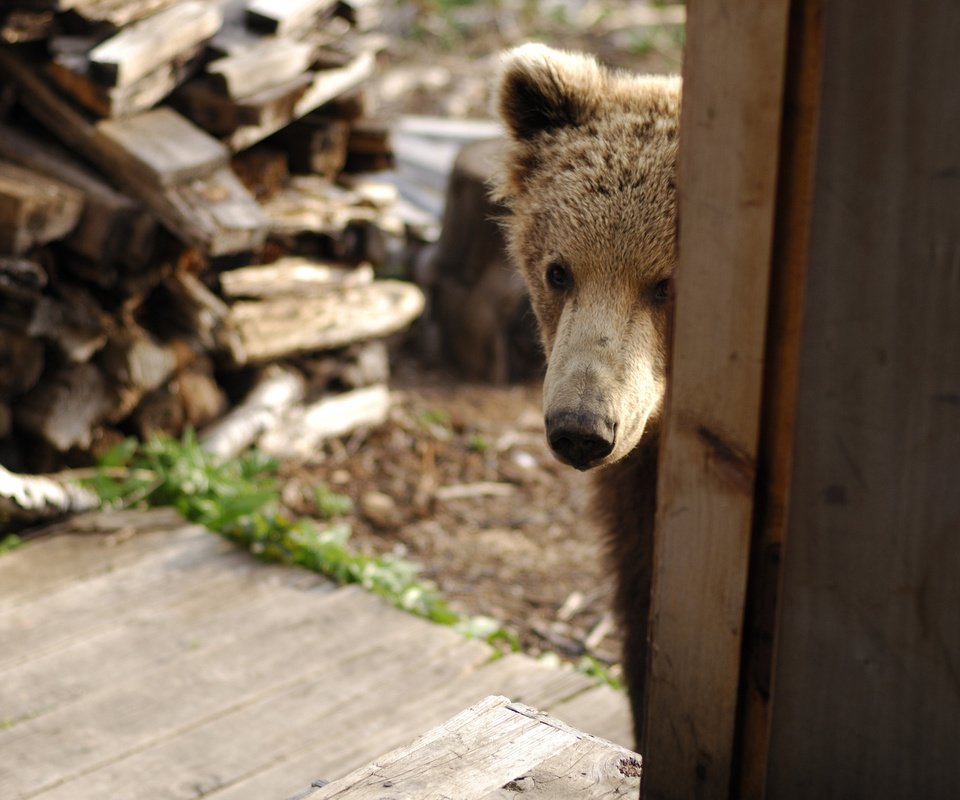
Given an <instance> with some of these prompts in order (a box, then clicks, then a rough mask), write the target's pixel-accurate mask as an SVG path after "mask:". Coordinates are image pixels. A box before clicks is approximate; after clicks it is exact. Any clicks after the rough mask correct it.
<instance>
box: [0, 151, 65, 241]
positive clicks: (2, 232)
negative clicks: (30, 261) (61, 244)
mask: <svg viewBox="0 0 960 800" xmlns="http://www.w3.org/2000/svg"><path fill="white" fill-rule="evenodd" d="M82 211H83V195H82V194H81V193H80V192H78V191H77V190H76V189H74V188H73V187H72V186H67V185H66V184H65V183H62V182H60V181H56V180H53V179H51V178H47V177H45V176H43V175H40V174H38V173H36V172H33V171H32V170H28V169H24V168H23V167H18V166H16V165H14V164H11V163H10V162H7V161H0V252H4V253H14V254H17V255H19V254H22V253H24V252H26V251H27V250H29V249H30V248H32V247H34V246H36V245H39V244H44V243H46V242H50V241H53V240H55V239H61V238H63V237H64V236H66V235H67V234H68V233H69V232H70V231H71V230H72V229H73V228H74V227H75V226H76V224H77V222H78V221H79V219H80V214H81V212H82Z"/></svg>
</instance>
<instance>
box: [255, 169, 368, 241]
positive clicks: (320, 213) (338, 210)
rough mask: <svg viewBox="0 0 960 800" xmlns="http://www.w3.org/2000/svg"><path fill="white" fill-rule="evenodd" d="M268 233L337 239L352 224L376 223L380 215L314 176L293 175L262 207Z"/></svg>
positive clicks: (352, 195) (333, 185) (348, 192)
mask: <svg viewBox="0 0 960 800" xmlns="http://www.w3.org/2000/svg"><path fill="white" fill-rule="evenodd" d="M263 213H264V216H265V217H266V219H267V225H268V227H269V229H270V232H271V233H273V234H280V235H293V236H296V235H298V234H302V233H314V234H322V235H327V236H332V237H337V236H339V235H340V234H341V233H343V230H344V228H346V227H347V226H348V225H350V224H351V223H360V222H375V221H377V220H378V219H379V212H378V211H377V210H376V209H374V208H372V207H370V206H369V205H368V204H364V203H363V202H362V200H361V199H360V197H359V195H357V193H355V192H352V191H349V190H347V189H344V188H342V187H340V186H337V185H336V184H333V183H331V182H330V181H328V180H325V179H324V178H321V177H319V176H317V175H296V176H294V177H293V178H291V179H290V183H289V185H287V186H286V187H285V188H284V189H283V190H282V191H281V192H279V193H278V194H277V196H276V197H273V198H271V199H270V200H268V201H267V202H265V203H264V204H263Z"/></svg>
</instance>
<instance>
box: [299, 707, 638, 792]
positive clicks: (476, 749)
mask: <svg viewBox="0 0 960 800" xmlns="http://www.w3.org/2000/svg"><path fill="white" fill-rule="evenodd" d="M385 788H387V789H389V794H390V796H391V797H393V798H397V800H401V799H403V800H407V799H409V800H414V798H416V799H417V800H441V798H445V797H457V798H461V799H462V800H471V799H472V798H486V797H491V798H493V797H512V796H515V795H516V793H517V792H523V793H524V794H525V795H529V796H532V797H550V798H553V800H562V799H563V798H584V797H587V798H591V797H592V798H600V797H614V796H619V795H625V794H628V793H629V794H638V793H639V789H640V763H639V759H638V757H637V756H636V755H635V754H633V753H630V752H629V751H628V750H624V749H623V748H620V747H617V746H615V745H612V744H610V743H609V742H604V741H602V740H599V739H596V738H594V737H591V736H588V735H587V734H583V733H580V732H578V731H575V730H573V729H572V728H569V727H567V726H566V725H564V724H563V723H561V722H559V721H558V720H555V719H553V718H551V717H549V716H548V715H546V714H542V713H539V712H537V711H535V710H533V709H532V708H529V707H527V706H524V705H521V704H519V703H511V702H510V701H509V700H507V698H505V697H496V696H494V697H490V698H487V699H486V700H484V701H481V702H480V703H477V704H476V705H475V706H473V707H471V708H469V709H467V710H466V711H464V712H462V713H460V714H458V715H457V716H455V717H454V718H453V719H451V720H449V721H448V722H446V723H445V724H444V725H441V726H440V727H438V728H435V729H434V730H432V731H429V732H428V733H425V734H424V735H423V736H421V737H420V738H419V739H417V740H416V741H415V742H413V743H412V744H410V745H408V746H406V747H402V748H400V749H398V750H395V751H393V752H392V753H389V754H387V755H385V756H383V757H381V758H378V759H377V760H376V761H375V762H374V763H373V764H370V765H368V766H366V767H363V768H361V769H358V770H356V771H355V772H353V773H351V774H350V775H347V776H345V777H344V778H341V779H340V780H338V781H336V782H334V783H331V784H329V785H328V786H326V787H324V788H322V789H320V790H319V791H317V792H314V793H312V794H310V795H308V796H309V797H310V798H311V800H329V799H332V798H338V797H340V798H350V800H374V798H382V797H383V796H384V795H383V791H384V789H385Z"/></svg>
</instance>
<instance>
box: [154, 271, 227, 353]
mask: <svg viewBox="0 0 960 800" xmlns="http://www.w3.org/2000/svg"><path fill="white" fill-rule="evenodd" d="M163 289H164V291H166V292H167V294H168V296H169V298H170V302H169V304H168V307H167V311H166V314H165V315H164V317H165V318H164V320H163V321H164V322H165V323H166V326H167V330H165V331H164V333H166V334H168V335H171V336H172V335H175V334H179V335H181V336H182V337H183V338H184V339H185V340H186V341H187V342H188V343H190V344H193V345H194V346H195V347H196V349H198V350H214V349H220V348H224V349H227V350H229V351H231V352H234V351H239V349H240V345H239V342H238V341H237V342H233V341H232V339H231V334H230V331H229V330H227V329H226V328H227V318H228V317H229V315H230V308H229V307H228V306H227V304H226V303H224V302H223V300H221V299H220V298H219V297H217V295H215V294H214V293H213V292H211V291H210V290H209V289H208V288H207V287H206V286H204V284H203V283H202V282H201V281H200V279H199V278H197V277H196V276H194V275H191V274H190V273H188V272H183V271H182V270H180V271H177V272H175V273H174V274H172V275H170V276H168V277H167V278H165V279H164V281H163Z"/></svg>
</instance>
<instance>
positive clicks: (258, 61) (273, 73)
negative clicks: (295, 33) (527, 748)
mask: <svg viewBox="0 0 960 800" xmlns="http://www.w3.org/2000/svg"><path fill="white" fill-rule="evenodd" d="M314 50H315V48H314V47H313V45H311V44H309V43H307V42H297V41H291V40H287V39H274V38H266V39H264V40H262V41H259V42H256V43H255V44H254V45H253V46H251V47H250V48H247V49H246V50H244V51H242V52H239V53H236V54H232V55H227V56H224V57H223V58H218V59H216V60H214V61H211V62H210V63H209V64H207V67H206V71H207V74H208V75H210V76H213V77H215V78H217V79H218V81H219V82H220V83H221V85H220V86H218V87H217V88H219V89H220V90H221V91H223V92H225V93H226V94H228V95H229V96H230V97H232V98H233V99H235V100H236V99H240V98H244V97H249V96H250V95H255V94H257V93H258V92H261V91H263V90H265V89H270V88H272V87H274V86H278V85H280V84H283V83H287V82H288V81H291V80H293V79H294V78H296V77H298V76H299V75H301V74H303V73H304V72H306V71H307V70H308V69H309V67H310V65H311V63H312V61H313V57H314V55H313V54H314Z"/></svg>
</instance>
